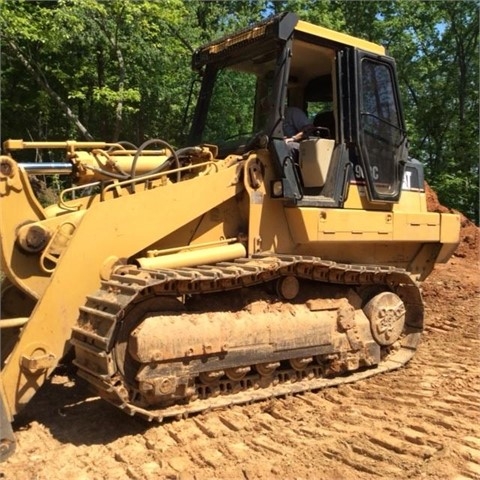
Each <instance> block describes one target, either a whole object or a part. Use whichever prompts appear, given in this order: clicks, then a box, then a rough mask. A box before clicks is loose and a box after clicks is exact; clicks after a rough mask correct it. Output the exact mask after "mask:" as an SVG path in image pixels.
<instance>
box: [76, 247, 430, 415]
mask: <svg viewBox="0 0 480 480" xmlns="http://www.w3.org/2000/svg"><path fill="white" fill-rule="evenodd" d="M288 275H293V276H296V277H298V278H302V279H308V280H314V281H318V282H323V283H333V284H339V285H352V286H385V287H387V288H388V289H390V290H391V291H393V292H394V293H396V294H397V295H398V296H399V297H400V298H401V299H402V300H403V302H404V304H405V307H406V310H407V317H406V332H405V336H404V337H403V339H402V341H401V345H400V347H399V348H398V349H397V350H395V351H394V352H392V353H391V354H389V355H388V356H387V357H386V358H385V359H384V360H383V361H382V362H381V363H380V364H379V365H378V366H376V367H375V368H370V369H367V370H359V371H356V372H352V373H349V374H348V375H347V376H338V377H334V378H323V377H321V376H319V375H317V373H318V372H316V371H314V370H315V367H313V369H312V368H310V369H306V370H305V372H295V375H296V376H295V375H294V376H293V377H292V376H291V375H287V376H286V378H287V381H284V380H285V375H284V377H283V378H275V377H274V378H273V381H271V382H270V384H268V385H266V386H264V387H263V388H259V385H261V382H259V383H257V382H254V383H253V384H252V382H247V384H246V386H245V389H243V390H241V391H236V390H235V389H234V390H233V393H224V392H223V393H220V394H219V393H218V392H217V393H216V394H212V395H211V396H207V398H199V399H197V400H194V401H191V402H190V403H186V404H178V405H173V406H168V407H166V408H161V409H157V410H151V409H147V408H142V407H141V406H138V405H135V404H134V403H132V402H131V401H130V400H129V394H128V392H127V390H126V389H125V387H124V385H123V382H122V379H121V376H120V375H119V373H118V372H117V368H116V366H115V360H114V357H113V353H112V351H113V347H114V344H115V341H116V340H115V337H116V332H117V331H118V326H119V324H120V323H121V321H122V319H123V317H124V315H125V313H126V311H127V310H128V308H129V306H130V305H132V304H135V303H137V302H140V301H141V300H142V299H143V298H146V297H147V296H150V295H152V294H154V295H159V296H173V297H177V296H180V295H185V294H199V293H212V292H218V291H226V290H232V289H238V288H242V287H250V286H254V285H259V284H261V283H265V282H269V281H271V280H275V279H278V278H280V277H282V276H288ZM422 328H423V302H422V298H421V294H420V290H419V288H418V286H417V284H416V282H415V281H414V280H413V279H412V278H411V277H410V275H409V274H408V272H407V271H406V270H404V269H399V268H395V267H382V266H367V265H348V264H340V263H336V262H332V261H325V260H322V259H321V258H318V257H311V256H299V255H269V254H268V255H267V254H259V255H254V256H252V257H250V258H247V259H238V260H236V261H234V262H222V263H218V264H215V265H204V266H199V267H195V268H178V269H162V270H147V269H142V268H138V267H135V266H126V267H122V268H121V269H119V270H117V271H116V273H115V274H113V275H112V277H111V278H110V279H109V280H107V281H103V282H102V285H101V287H100V289H99V290H98V291H97V292H95V293H94V294H93V295H91V296H89V297H87V302H86V304H85V306H82V307H81V308H80V317H79V321H78V325H77V326H76V327H74V328H73V333H72V339H71V343H72V344H73V345H74V346H75V349H76V353H77V355H76V359H75V360H74V364H75V365H76V366H77V367H78V368H79V371H78V374H79V376H81V377H82V378H84V379H86V380H87V381H88V382H89V383H90V384H91V385H92V386H93V387H94V390H95V391H96V392H97V393H98V394H99V395H100V396H101V397H102V398H104V399H105V400H107V401H109V402H111V403H113V404H115V405H116V406H117V407H119V408H120V409H122V410H124V411H125V412H126V413H128V414H129V415H136V414H138V415H140V416H142V417H144V418H146V419H147V420H149V421H152V420H156V421H159V422H161V421H162V420H163V419H165V418H169V417H175V418H185V417H187V416H188V415H190V414H195V413H199V412H204V411H207V410H210V409H212V408H219V407H226V406H230V405H238V404H248V403H250V402H254V401H258V400H264V399H269V398H272V397H279V396H287V395H291V394H296V393H300V392H307V391H315V390H319V389H322V388H325V387H329V386H336V385H340V384H344V383H351V382H355V381H357V380H361V379H364V378H368V377H371V376H373V375H376V374H379V373H383V372H387V371H390V370H394V369H396V368H399V367H400V366H402V365H404V364H405V363H407V362H408V361H409V360H410V359H411V358H412V357H413V355H414V353H415V350H416V348H417V344H418V342H419V339H420V335H421V331H422ZM79 352H80V354H79ZM282 380H283V381H282Z"/></svg>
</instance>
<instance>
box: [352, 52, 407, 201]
mask: <svg viewBox="0 0 480 480" xmlns="http://www.w3.org/2000/svg"><path fill="white" fill-rule="evenodd" d="M355 78H356V79H357V82H356V90H357V92H356V105H355V106H356V115H355V117H356V118H355V120H356V122H355V123H356V128H355V133H356V135H355V136H356V145H357V154H358V157H359V162H360V165H361V170H362V175H363V177H364V179H365V183H366V187H367V194H368V198H369V200H370V202H383V203H384V202H388V203H390V202H391V203H393V202H397V201H398V200H399V198H400V193H401V186H402V178H403V171H404V168H405V164H406V162H407V159H408V151H407V137H406V132H405V124H404V120H403V115H402V110H401V104H400V97H399V92H398V82H397V77H396V71H395V63H394V60H393V59H392V58H389V57H384V56H378V55H371V54H368V53H366V52H362V51H357V52H356V57H355Z"/></svg>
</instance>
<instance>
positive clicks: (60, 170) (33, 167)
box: [18, 162, 73, 175]
mask: <svg viewBox="0 0 480 480" xmlns="http://www.w3.org/2000/svg"><path fill="white" fill-rule="evenodd" d="M18 165H19V166H20V167H22V168H24V169H25V171H26V172H27V173H28V174H29V175H55V174H56V175H70V174H71V173H72V171H73V165H72V164H71V163H56V162H51V163H35V162H25V163H23V162H22V163H19V164H18Z"/></svg>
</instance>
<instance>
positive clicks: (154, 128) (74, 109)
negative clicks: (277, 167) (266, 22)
mask: <svg viewBox="0 0 480 480" xmlns="http://www.w3.org/2000/svg"><path fill="white" fill-rule="evenodd" d="M287 10H288V11H295V12H296V13H297V14H298V15H299V17H300V18H301V19H303V20H307V21H311V22H313V23H317V24H319V25H322V26H324V27H327V28H333V29H337V30H340V31H344V32H346V33H350V34H353V35H356V36H358V37H361V38H365V39H367V40H370V41H374V42H377V43H382V44H383V45H385V46H386V47H387V49H388V51H389V53H390V54H391V55H392V56H393V57H394V58H395V59H396V61H397V67H398V76H399V81H400V85H401V89H402V93H403V100H404V107H405V116H406V121H407V125H408V130H409V138H410V153H411V155H412V156H414V157H416V158H418V159H419V160H421V161H422V162H423V163H424V165H425V167H426V176H427V180H428V181H429V183H430V184H431V185H432V186H433V187H434V188H435V189H436V190H437V192H438V194H439V198H440V200H441V201H442V202H443V203H445V204H448V205H449V206H451V207H453V208H457V209H459V210H461V211H463V212H464V213H465V214H466V215H467V216H469V217H471V218H474V219H475V220H476V221H477V223H478V221H479V212H478V195H479V188H478V174H479V171H478V151H479V145H478V119H479V103H478V97H479V96H478V73H479V55H478V32H479V9H478V3H477V2H476V1H468V0H467V1H447V0H445V1H436V2H425V1H421V0H397V1H393V0H391V1H389V0H385V1H356V2H351V1H336V0H333V1H329V0H312V1H310V2H304V1H303V0H278V1H268V0H261V1H256V0H240V1H218V2H214V1H202V0H190V1H184V0H162V1H149V0H137V1H133V0H110V1H108V2H102V1H98V0H51V1H48V0H47V1H30V2H25V1H21V0H9V1H8V2H3V3H2V7H1V16H0V28H1V32H2V35H1V52H2V56H1V72H2V84H1V87H2V92H1V93H2V111H1V113H2V137H3V139H5V138H9V137H10V138H26V139H37V140H42V139H49V140H56V139H65V138H78V137H79V136H80V137H84V138H97V139H102V140H108V141H114V140H118V139H122V140H128V141H130V142H132V143H134V144H137V145H139V144H141V143H143V141H145V140H146V139H150V138H165V139H167V140H168V141H169V142H171V143H173V144H181V143H182V142H183V141H184V138H185V134H186V132H187V130H188V124H189V121H190V118H191V114H192V107H193V102H194V99H195V97H196V95H197V93H198V87H199V83H198V81H196V74H194V73H193V72H192V71H191V68H190V56H191V53H192V52H193V51H194V50H195V49H196V48H197V47H199V46H200V45H201V44H203V43H205V42H207V41H210V40H212V39H213V38H216V37H218V36H221V35H224V34H226V33H228V32H231V31H233V30H235V29H237V28H240V27H244V26H247V25H249V24H251V23H253V22H255V21H258V20H260V19H262V18H264V17H265V16H267V15H270V14H273V13H279V12H282V11H287ZM224 95H225V100H224V102H222V100H221V99H219V104H218V105H219V106H221V105H222V104H225V105H228V91H227V90H225V93H224ZM242 108H248V107H247V106H238V105H237V106H236V109H237V110H238V111H237V112H233V111H229V112H228V115H227V117H226V118H228V119H229V120H228V122H226V123H225V128H227V127H226V126H227V125H232V126H233V125H236V124H238V125H236V126H238V127H240V126H241V121H239V117H238V115H239V114H240V113H241V110H242ZM213 113H214V114H216V115H221V108H220V107H219V109H218V112H213ZM240 130H241V128H240ZM232 133H233V132H232Z"/></svg>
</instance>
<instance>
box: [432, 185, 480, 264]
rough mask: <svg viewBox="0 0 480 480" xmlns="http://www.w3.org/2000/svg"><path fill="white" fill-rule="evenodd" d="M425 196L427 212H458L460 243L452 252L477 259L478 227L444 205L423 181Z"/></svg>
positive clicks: (479, 230) (479, 250)
mask: <svg viewBox="0 0 480 480" xmlns="http://www.w3.org/2000/svg"><path fill="white" fill-rule="evenodd" d="M425 194H426V197H427V209H428V211H429V212H439V213H458V214H459V215H460V226H461V230H460V244H459V245H458V248H457V250H456V251H455V253H454V256H456V257H462V258H467V259H472V260H474V261H477V260H479V252H480V228H479V227H477V226H476V225H475V224H474V223H473V222H472V221H471V220H469V219H468V218H467V217H465V215H463V214H462V213H460V212H457V211H456V210H452V209H450V208H448V207H445V206H444V205H442V204H441V203H440V202H439V201H438V196H437V194H436V192H435V191H434V190H432V188H431V187H430V186H429V185H428V184H427V183H425Z"/></svg>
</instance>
